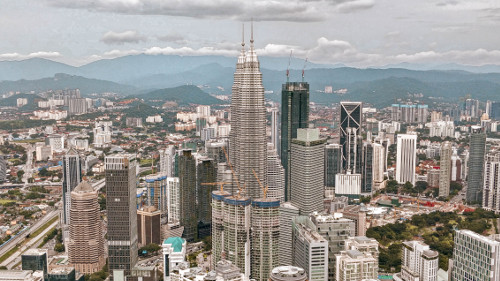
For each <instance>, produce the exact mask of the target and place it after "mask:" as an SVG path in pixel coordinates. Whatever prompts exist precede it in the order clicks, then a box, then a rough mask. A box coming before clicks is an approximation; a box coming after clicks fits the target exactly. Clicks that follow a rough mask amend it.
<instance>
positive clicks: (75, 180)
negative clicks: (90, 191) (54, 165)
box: [62, 148, 82, 238]
mask: <svg viewBox="0 0 500 281" xmlns="http://www.w3.org/2000/svg"><path fill="white" fill-rule="evenodd" d="M81 180H82V164H81V161H80V156H79V155H78V152H77V151H76V150H75V149H74V148H70V149H69V150H68V152H67V153H66V155H65V156H64V158H63V185H62V191H63V210H64V211H63V224H64V225H69V224H70V218H71V214H70V210H71V192H72V191H73V190H74V189H75V187H76V186H77V185H78V184H79V183H80V181H81ZM66 234H68V233H66ZM65 238H67V236H65Z"/></svg>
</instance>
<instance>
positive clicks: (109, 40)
mask: <svg viewBox="0 0 500 281" xmlns="http://www.w3.org/2000/svg"><path fill="white" fill-rule="evenodd" d="M101 41H102V42H104V43H105V44H109V45H123V44H125V43H139V42H141V41H146V37H144V36H142V35H140V34H139V33H137V31H133V30H127V31H124V32H114V31H109V32H106V33H105V34H104V35H103V36H102V38H101Z"/></svg>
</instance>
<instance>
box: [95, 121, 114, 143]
mask: <svg viewBox="0 0 500 281" xmlns="http://www.w3.org/2000/svg"><path fill="white" fill-rule="evenodd" d="M112 133H113V122H112V121H97V122H95V127H94V146H95V147H108V146H110V145H111V134H112Z"/></svg>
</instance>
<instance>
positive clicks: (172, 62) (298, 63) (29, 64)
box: [0, 54, 500, 106]
mask: <svg viewBox="0 0 500 281" xmlns="http://www.w3.org/2000/svg"><path fill="white" fill-rule="evenodd" d="M260 61H261V71H262V74H263V83H264V87H265V89H266V90H267V91H268V92H269V94H268V95H267V97H268V98H269V99H271V100H275V101H279V100H280V95H279V93H280V91H281V85H282V84H283V83H284V82H286V80H287V77H286V75H285V73H286V71H285V70H286V68H287V67H288V64H289V59H288V58H271V57H260ZM235 63H236V58H229V57H223V56H172V55H144V54H143V55H133V56H125V57H120V58H115V59H104V60H99V61H96V62H93V63H90V64H87V65H83V66H80V67H74V66H69V65H66V64H62V63H58V62H54V61H50V60H46V59H39V58H36V59H35V58H34V59H28V60H24V61H0V81H2V82H0V93H4V92H7V91H21V92H27V91H30V90H36V91H41V90H49V89H64V88H79V89H80V91H81V92H82V94H84V95H87V94H90V93H100V92H117V93H121V94H123V96H130V95H133V96H138V95H141V94H145V93H154V94H155V95H162V94H165V95H167V96H169V98H170V99H172V100H175V101H176V102H179V103H181V104H183V103H185V102H183V101H182V97H183V96H184V97H186V98H188V96H187V95H186V92H183V91H182V89H184V90H185V89H187V88H182V87H181V88H178V89H181V91H180V92H179V91H171V90H161V89H165V88H172V87H178V86H182V85H188V84H189V85H198V86H200V88H202V89H203V90H204V91H205V92H208V93H212V94H228V95H229V94H230V93H231V85H232V83H233V73H234V66H235ZM303 67H304V61H303V60H301V59H297V58H292V59H291V60H290V77H289V80H290V81H301V80H302V76H301V72H302V68H303ZM426 67H430V66H426V65H416V64H399V65H392V66H386V67H383V68H366V69H360V68H352V67H346V66H343V65H322V64H312V63H307V65H306V70H305V81H307V82H309V84H310V89H311V101H314V102H318V103H326V104H328V103H332V102H338V101H340V100H362V101H365V102H368V103H372V104H374V105H375V106H385V105H388V104H390V103H392V102H394V101H395V100H396V99H398V98H405V97H407V96H408V94H417V93H418V94H420V93H421V94H423V96H424V98H423V99H422V100H424V101H426V102H431V100H429V97H440V98H442V99H447V100H458V98H459V97H462V96H465V95H467V94H470V95H471V96H472V97H473V98H477V99H480V100H483V101H484V100H487V99H490V100H496V101H498V100H500V66H496V65H486V66H482V67H475V66H462V65H456V64H449V65H435V66H433V69H425V68H426ZM410 68H411V69H410ZM448 68H449V69H448ZM450 69H452V70H450ZM327 86H331V87H332V88H333V90H334V91H335V90H340V89H345V90H343V91H340V92H342V93H343V92H347V93H346V94H343V95H339V94H326V93H324V90H325V87H327ZM157 90H160V91H157ZM155 91H157V92H155ZM188 92H189V93H194V92H193V89H192V88H191V89H190V90H189V91H188ZM172 93H173V94H172ZM198 94H200V95H201V93H198ZM179 97H180V99H179ZM193 98H194V100H200V99H196V98H195V97H193V96H189V98H188V99H189V100H191V101H192V100H193ZM203 98H204V99H207V103H208V104H211V103H213V102H217V101H218V100H215V99H214V100H211V99H210V98H211V97H210V96H208V95H206V96H204V97H203ZM187 103H189V102H187Z"/></svg>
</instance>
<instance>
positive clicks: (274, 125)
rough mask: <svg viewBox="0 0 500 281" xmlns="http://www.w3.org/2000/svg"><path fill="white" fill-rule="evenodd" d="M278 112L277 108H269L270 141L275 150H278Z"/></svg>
mask: <svg viewBox="0 0 500 281" xmlns="http://www.w3.org/2000/svg"><path fill="white" fill-rule="evenodd" d="M279 114H280V110H279V109H278V108H272V109H271V143H272V144H273V147H274V149H276V151H280V135H279Z"/></svg>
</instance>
